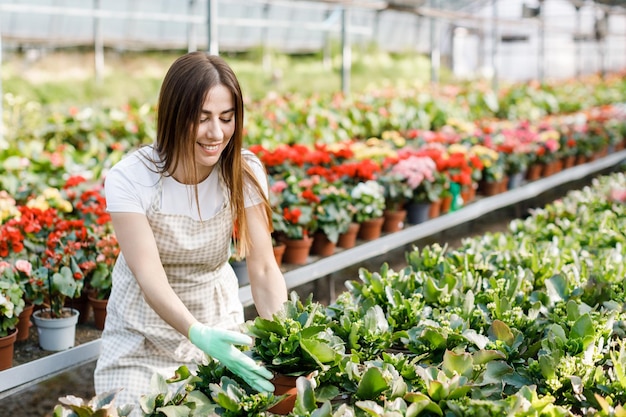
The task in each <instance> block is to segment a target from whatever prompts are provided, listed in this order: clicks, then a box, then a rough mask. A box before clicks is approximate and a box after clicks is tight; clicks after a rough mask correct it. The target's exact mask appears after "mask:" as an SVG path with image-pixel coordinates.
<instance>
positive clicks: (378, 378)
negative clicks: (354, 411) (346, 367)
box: [354, 368, 389, 400]
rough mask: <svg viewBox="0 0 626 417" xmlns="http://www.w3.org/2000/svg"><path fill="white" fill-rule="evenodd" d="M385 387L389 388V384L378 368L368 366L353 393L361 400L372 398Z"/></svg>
mask: <svg viewBox="0 0 626 417" xmlns="http://www.w3.org/2000/svg"><path fill="white" fill-rule="evenodd" d="M387 389H389V385H388V384H387V381H385V378H384V377H383V374H382V371H381V370H380V368H368V369H367V371H365V373H364V374H363V377H362V378H361V381H359V385H358V387H357V390H356V392H355V394H354V395H355V397H356V398H359V399H361V400H373V399H376V398H377V397H378V396H379V395H380V394H381V393H382V392H383V391H385V390H387Z"/></svg>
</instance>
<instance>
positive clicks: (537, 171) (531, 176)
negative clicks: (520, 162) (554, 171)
mask: <svg viewBox="0 0 626 417" xmlns="http://www.w3.org/2000/svg"><path fill="white" fill-rule="evenodd" d="M542 171H543V165H542V164H539V163H536V164H530V165H529V166H528V170H527V171H526V179H527V180H528V181H536V180H538V179H539V178H541V175H542Z"/></svg>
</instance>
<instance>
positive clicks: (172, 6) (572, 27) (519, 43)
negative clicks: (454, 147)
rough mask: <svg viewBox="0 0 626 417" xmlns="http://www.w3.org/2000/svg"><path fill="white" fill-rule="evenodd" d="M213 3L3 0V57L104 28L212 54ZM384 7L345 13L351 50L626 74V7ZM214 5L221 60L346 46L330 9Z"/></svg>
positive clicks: (522, 73)
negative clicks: (600, 31) (255, 52)
mask: <svg viewBox="0 0 626 417" xmlns="http://www.w3.org/2000/svg"><path fill="white" fill-rule="evenodd" d="M208 1H209V0H106V1H105V0H91V1H85V0H0V33H1V34H2V41H3V49H4V51H5V53H10V52H11V51H15V50H31V49H35V50H37V49H40V50H51V49H59V48H67V47H77V46H83V47H90V46H93V44H94V37H95V35H94V33H95V30H94V28H95V27H96V22H99V23H100V28H101V34H102V41H103V44H104V45H105V46H106V47H107V48H110V49H113V50H117V51H126V50H145V49H152V50H155V49H156V50H159V49H162V50H165V49H188V50H194V49H201V50H206V49H208V44H209V36H208V32H209V30H208V28H209V24H208V20H209V18H208V15H209V13H208V10H209V2H208ZM381 3H382V2H380V1H378V2H375V1H373V0H372V1H367V0H363V1H360V2H356V3H355V4H357V5H358V6H355V7H352V8H351V9H349V19H348V21H349V25H348V28H347V30H348V32H349V34H350V35H349V36H350V42H351V43H352V45H353V47H355V48H358V47H360V46H365V45H370V44H372V43H375V44H377V45H378V46H379V47H380V48H382V49H384V50H388V51H393V52H418V53H423V54H430V53H431V51H432V50H433V49H436V50H437V51H438V52H439V53H440V55H441V57H442V61H443V63H445V64H449V66H450V67H451V69H452V70H453V72H454V73H455V74H456V75H457V76H459V77H463V78H470V79H471V78H475V77H479V76H493V75H497V76H498V77H499V78H502V79H509V80H528V79H542V78H567V77H572V76H576V75H579V74H588V73H593V72H602V71H606V72H610V71H617V70H621V69H623V68H624V67H626V10H625V9H624V8H623V7H612V8H608V7H605V6H601V5H597V4H594V3H593V2H588V1H586V2H583V3H582V4H583V6H582V7H581V8H580V11H579V14H578V15H577V12H576V8H575V7H574V4H575V1H574V0H545V1H544V2H543V6H542V7H541V13H540V14H539V16H536V17H524V10H529V9H530V10H532V9H535V10H537V8H538V7H539V2H538V1H537V0H535V1H534V2H533V1H532V0H499V1H493V0H482V1H478V0H475V1H456V2H455V1H443V0H438V1H432V0H431V1H420V2H408V3H412V4H437V5H439V8H438V9H435V8H430V7H421V6H420V7H418V6H415V8H413V9H410V8H408V9H407V8H403V9H402V10H391V9H387V10H377V9H376V8H375V7H374V6H376V5H377V4H381ZM215 4H217V26H218V28H217V29H218V32H217V34H218V35H217V38H218V45H219V50H220V51H233V52H234V51H244V50H249V49H252V48H258V47H261V46H265V47H267V48H269V49H272V50H277V51H280V52H286V53H309V52H318V51H320V50H322V49H323V48H325V47H326V46H327V45H328V43H329V42H339V41H340V40H341V33H342V28H341V22H342V9H341V7H340V6H339V5H337V4H333V3H332V2H315V1H295V0H292V1H287V0H283V1H278V0H275V1H262V0H221V1H216V3H215ZM370 4H371V6H368V5H370ZM494 4H495V12H494ZM453 6H456V7H453ZM433 10H435V11H437V12H438V13H436V14H432V12H433ZM605 12H608V18H607V20H606V21H605V23H606V25H605V27H606V31H605V32H606V35H605V36H604V37H603V38H601V39H598V38H597V37H596V32H597V31H596V28H597V27H598V22H603V21H602V20H601V19H602V17H603V16H604V13H605ZM94 16H99V19H97V18H96V17H94ZM542 28H543V29H542ZM494 39H496V41H494ZM542 51H543V53H542ZM542 57H543V58H542Z"/></svg>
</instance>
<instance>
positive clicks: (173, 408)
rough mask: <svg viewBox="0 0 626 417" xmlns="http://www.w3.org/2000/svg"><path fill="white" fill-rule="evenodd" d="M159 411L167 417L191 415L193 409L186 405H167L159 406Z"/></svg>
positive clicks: (186, 416)
mask: <svg viewBox="0 0 626 417" xmlns="http://www.w3.org/2000/svg"><path fill="white" fill-rule="evenodd" d="M156 411H158V412H160V413H163V414H165V416H166V417H189V414H190V413H191V410H190V409H189V407H187V406H185V405H166V406H165V407H159V408H157V410H156Z"/></svg>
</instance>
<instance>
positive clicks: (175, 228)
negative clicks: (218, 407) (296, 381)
mask: <svg viewBox="0 0 626 417" xmlns="http://www.w3.org/2000/svg"><path fill="white" fill-rule="evenodd" d="M243 112H244V108H243V100H242V95H241V90H240V87H239V83H238V81H237V78H236V76H235V74H234V73H233V71H232V69H231V68H230V67H229V66H228V65H227V64H226V62H224V60H223V59H221V58H219V57H217V56H210V55H207V54H206V53H202V52H194V53H189V54H186V55H184V56H182V57H180V58H178V59H177V60H176V61H175V62H174V64H173V65H172V66H171V68H170V69H169V71H168V72H167V74H166V76H165V79H164V80H163V84H162V86H161V92H160V96H159V104H158V110H157V138H156V143H154V144H153V145H151V146H147V147H143V148H141V149H139V150H136V151H135V152H133V153H131V154H130V155H129V156H127V157H126V158H124V159H123V160H121V161H120V162H119V163H117V164H116V165H115V166H114V167H113V168H112V169H111V170H110V172H109V173H108V174H107V177H106V181H105V194H106V199H107V209H108V211H109V212H110V214H111V219H112V222H113V227H114V229H115V233H116V236H117V239H118V241H119V245H120V249H121V254H120V256H119V258H118V260H117V263H116V265H115V268H114V270H113V290H112V294H111V297H110V299H109V303H108V311H107V322H106V325H105V329H104V331H103V333H102V352H101V355H100V358H99V359H98V363H97V366H96V370H95V389H96V393H97V394H100V393H103V392H106V391H109V390H113V389H117V388H123V390H122V391H120V392H119V393H118V395H117V397H116V403H117V404H118V405H122V404H137V401H138V400H139V398H140V396H141V395H143V394H148V393H149V391H150V380H151V378H152V376H153V375H154V374H155V373H157V372H158V373H160V374H163V375H164V376H165V377H170V376H173V375H174V371H175V370H176V369H177V368H178V367H179V366H180V365H183V364H186V365H188V366H190V367H191V369H194V368H193V365H194V364H197V363H201V362H202V361H203V359H204V358H205V354H208V355H210V356H211V357H213V358H215V359H217V360H219V361H221V362H222V363H223V364H224V366H226V367H228V368H229V369H230V370H232V371H233V372H235V373H237V374H239V375H240V376H241V377H242V378H244V379H245V380H246V381H247V382H248V383H249V384H250V385H251V386H252V387H253V388H255V389H257V390H258V391H273V385H272V384H271V383H270V382H269V379H270V378H271V377H272V375H271V373H270V372H269V371H268V370H267V369H265V368H263V367H261V366H259V365H258V364H256V363H255V362H254V361H253V360H252V359H251V358H250V357H248V356H246V355H245V354H243V353H242V352H241V351H240V350H239V349H238V348H237V347H236V346H235V345H243V344H247V345H250V344H251V343H252V340H251V339H250V338H249V337H248V336H246V335H244V334H242V333H240V332H239V331H238V329H239V326H240V324H241V323H242V322H243V321H244V316H243V306H242V305H241V302H240V301H239V295H238V293H239V292H238V282H237V278H236V276H235V274H234V272H233V270H232V268H231V267H230V264H229V263H228V259H229V257H230V248H231V238H232V236H233V227H235V230H237V235H238V239H237V240H236V242H235V250H236V251H237V252H238V254H239V255H245V257H246V262H247V264H248V268H249V279H250V286H251V289H252V295H253V298H254V301H255V306H256V308H257V312H258V314H259V315H260V316H261V317H266V318H270V317H271V316H272V314H273V313H275V312H277V311H278V310H279V309H280V308H281V306H282V304H283V303H284V302H285V301H286V300H287V289H286V286H285V281H284V277H283V276H282V273H281V271H280V269H279V267H278V265H277V264H276V261H275V258H274V255H273V251H272V241H271V235H270V232H271V211H270V206H269V202H268V199H267V177H266V174H265V171H264V169H263V167H262V165H261V163H260V162H259V160H258V159H257V158H256V157H255V156H254V155H253V154H252V153H251V152H249V151H246V150H242V141H243V138H242V136H243V134H242V131H243V126H242V125H243Z"/></svg>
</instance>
